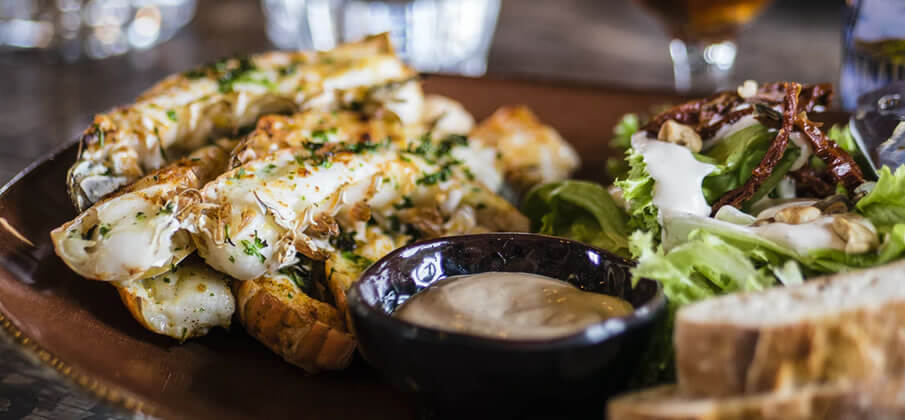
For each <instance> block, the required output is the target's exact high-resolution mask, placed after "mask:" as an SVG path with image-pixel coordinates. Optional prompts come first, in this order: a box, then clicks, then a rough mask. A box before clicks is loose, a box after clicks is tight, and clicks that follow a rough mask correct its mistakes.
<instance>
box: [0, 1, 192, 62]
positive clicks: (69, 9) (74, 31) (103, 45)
mask: <svg viewBox="0 0 905 420" xmlns="http://www.w3.org/2000/svg"><path fill="white" fill-rule="evenodd" d="M195 3H196V0H0V51H10V50H22V49H55V50H57V51H59V52H60V53H61V55H62V56H63V58H65V59H67V60H74V59H77V58H79V57H82V56H87V57H90V58H105V57H109V56H113V55H119V54H123V53H125V52H127V51H129V50H131V49H146V48H150V47H152V46H154V45H157V44H159V43H161V42H163V41H166V40H167V39H169V38H170V37H172V36H173V35H175V34H176V32H177V31H178V30H179V29H180V28H182V27H183V26H185V24H187V23H188V22H189V21H191V19H192V17H193V16H194V14H195Z"/></svg>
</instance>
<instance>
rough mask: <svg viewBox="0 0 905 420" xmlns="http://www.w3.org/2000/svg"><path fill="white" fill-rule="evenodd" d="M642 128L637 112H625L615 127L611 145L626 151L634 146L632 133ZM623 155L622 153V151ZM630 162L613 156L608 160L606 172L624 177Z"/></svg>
mask: <svg viewBox="0 0 905 420" xmlns="http://www.w3.org/2000/svg"><path fill="white" fill-rule="evenodd" d="M640 129H641V119H640V118H638V115H636V114H625V115H623V116H622V118H621V119H620V120H619V122H618V123H616V126H615V127H613V138H612V139H610V143H609V144H610V147H611V148H613V149H616V150H618V151H620V152H625V151H626V150H628V149H629V148H630V147H632V135H634V134H635V133H637V132H638V130H640ZM620 155H621V153H620ZM629 169H630V168H629V166H628V163H626V161H625V159H623V158H622V157H621V156H618V157H611V158H608V159H607V160H606V172H607V175H609V176H610V177H611V178H613V179H616V178H623V177H625V176H626V175H628V171H629Z"/></svg>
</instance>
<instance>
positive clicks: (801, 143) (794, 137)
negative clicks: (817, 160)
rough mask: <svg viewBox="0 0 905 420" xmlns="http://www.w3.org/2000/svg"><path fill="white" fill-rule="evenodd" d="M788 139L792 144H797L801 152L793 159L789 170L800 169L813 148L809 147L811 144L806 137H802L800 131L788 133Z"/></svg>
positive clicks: (809, 156)
mask: <svg viewBox="0 0 905 420" xmlns="http://www.w3.org/2000/svg"><path fill="white" fill-rule="evenodd" d="M789 140H790V141H791V142H792V144H794V145H796V146H798V148H799V149H801V154H800V155H798V159H795V162H794V163H792V166H791V167H789V170H790V171H797V170H799V169H801V167H802V166H804V165H805V164H806V163H808V159H810V158H811V154H812V153H813V149H811V144H810V143H808V141H807V139H805V138H804V135H802V134H801V133H798V132H795V133H792V134H791V135H789Z"/></svg>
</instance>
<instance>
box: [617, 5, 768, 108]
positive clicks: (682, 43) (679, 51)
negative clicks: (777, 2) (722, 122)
mask: <svg viewBox="0 0 905 420" xmlns="http://www.w3.org/2000/svg"><path fill="white" fill-rule="evenodd" d="M635 1H636V2H638V3H639V4H641V5H642V6H643V7H644V9H646V10H648V11H650V12H651V13H652V14H654V15H655V16H657V17H658V18H659V19H660V20H661V21H662V22H663V23H664V24H665V26H666V29H667V30H668V31H669V34H670V36H672V41H670V42H669V55H670V57H671V58H672V63H673V74H674V77H675V85H676V90H677V91H679V92H683V93H685V92H689V91H713V90H716V89H726V88H728V87H729V86H728V84H729V82H730V80H729V76H730V75H731V72H732V66H733V65H734V64H735V56H736V53H737V52H738V48H737V47H736V44H735V37H736V36H737V35H738V33H739V31H741V30H742V29H743V28H744V26H745V25H746V24H748V23H749V22H751V21H752V20H754V18H756V17H757V16H758V15H760V13H761V12H763V10H764V9H766V7H767V6H768V5H769V4H770V3H771V2H772V0H635Z"/></svg>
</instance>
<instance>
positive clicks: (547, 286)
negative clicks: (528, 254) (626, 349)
mask: <svg viewBox="0 0 905 420" xmlns="http://www.w3.org/2000/svg"><path fill="white" fill-rule="evenodd" d="M633 310H634V309H633V308H632V305H631V304H630V303H628V302H627V301H625V300H623V299H620V298H618V297H613V296H607V295H603V294H599V293H591V292H585V291H583V290H581V289H579V288H577V287H575V286H573V285H571V284H569V283H567V282H564V281H561V280H557V279H553V278H550V277H545V276H540V275H536V274H528V273H504V272H489V273H481V274H474V275H465V276H453V277H450V278H447V279H443V280H440V281H439V282H437V283H435V284H433V285H432V286H430V287H428V288H426V289H424V290H423V291H421V292H420V293H418V294H416V295H414V296H413V297H412V298H411V299H409V301H408V302H405V303H404V304H403V305H401V306H400V307H399V308H398V309H396V311H395V312H394V313H393V316H395V317H397V318H399V319H402V320H405V321H408V322H411V323H413V324H418V325H421V326H425V327H431V328H436V329H440V330H445V331H452V332H457V333H463V334H471V335H477V336H484V337H493V338H508V339H515V340H542V339H552V338H557V337H562V336H565V335H569V334H573V333H577V332H579V331H581V330H582V329H583V328H585V327H587V326H588V325H590V324H593V323H596V322H599V321H603V320H605V319H607V318H613V317H619V316H625V315H628V314H630V313H631V312H632V311H633Z"/></svg>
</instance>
